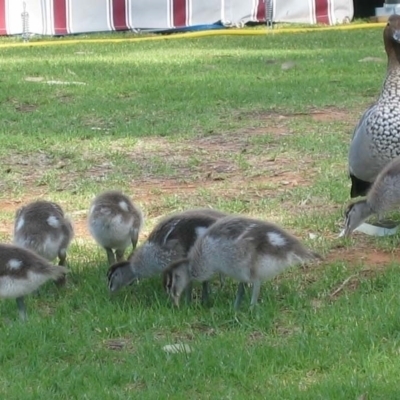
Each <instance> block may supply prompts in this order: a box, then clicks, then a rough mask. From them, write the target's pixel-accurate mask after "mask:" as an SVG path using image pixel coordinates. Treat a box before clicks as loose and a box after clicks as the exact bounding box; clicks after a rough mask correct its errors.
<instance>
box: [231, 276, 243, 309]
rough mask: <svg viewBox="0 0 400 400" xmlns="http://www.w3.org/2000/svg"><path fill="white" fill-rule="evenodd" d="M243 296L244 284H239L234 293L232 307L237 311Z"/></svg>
mask: <svg viewBox="0 0 400 400" xmlns="http://www.w3.org/2000/svg"><path fill="white" fill-rule="evenodd" d="M243 294H244V283H243V282H240V283H239V286H238V290H237V293H236V299H235V303H234V305H233V307H234V308H235V310H238V309H239V307H240V303H241V302H242V298H243Z"/></svg>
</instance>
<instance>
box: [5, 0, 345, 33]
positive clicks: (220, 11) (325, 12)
mask: <svg viewBox="0 0 400 400" xmlns="http://www.w3.org/2000/svg"><path fill="white" fill-rule="evenodd" d="M266 8H267V10H268V13H267V14H268V15H269V16H271V17H272V20H273V21H274V22H300V23H310V24H316V23H321V24H330V25H333V24H337V23H342V22H346V21H349V20H351V19H352V18H353V2H352V0H0V35H15V34H21V33H23V32H24V28H23V26H24V24H25V26H26V28H25V30H27V31H28V32H29V33H35V34H42V35H66V34H74V33H84V32H104V31H114V30H130V29H153V30H163V29H174V28H182V27H191V26H196V25H210V24H214V23H216V22H218V21H220V22H222V24H224V25H227V26H231V25H237V26H242V25H243V24H245V23H246V22H249V21H253V22H262V21H265V16H266ZM24 10H25V16H23V15H22V14H23V13H24Z"/></svg>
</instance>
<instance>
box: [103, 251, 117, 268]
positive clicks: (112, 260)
mask: <svg viewBox="0 0 400 400" xmlns="http://www.w3.org/2000/svg"><path fill="white" fill-rule="evenodd" d="M105 249H106V252H107V258H108V264H110V265H114V264H115V255H114V252H113V251H112V249H110V248H109V247H105Z"/></svg>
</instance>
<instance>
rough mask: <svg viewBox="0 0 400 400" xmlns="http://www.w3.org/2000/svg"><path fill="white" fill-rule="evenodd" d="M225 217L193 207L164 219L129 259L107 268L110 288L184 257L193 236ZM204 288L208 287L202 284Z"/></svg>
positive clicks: (194, 237) (125, 283)
mask: <svg viewBox="0 0 400 400" xmlns="http://www.w3.org/2000/svg"><path fill="white" fill-rule="evenodd" d="M225 216H226V214H225V213H223V212H221V211H217V210H212V209H194V210H187V211H183V212H180V213H175V214H172V215H169V216H167V217H165V218H163V219H162V220H161V221H160V222H159V223H158V224H157V225H156V226H155V227H154V229H153V230H152V232H151V233H150V235H149V237H148V238H147V240H146V242H144V243H143V244H142V245H141V246H140V247H138V248H137V249H136V251H135V252H134V253H133V254H132V255H131V257H130V259H129V260H128V261H125V262H122V263H117V264H115V265H113V266H112V267H111V268H110V269H109V271H108V274H107V277H108V288H109V290H110V291H111V292H116V291H117V290H119V289H120V288H122V287H124V286H128V285H130V284H131V283H132V282H134V281H135V280H138V279H142V278H147V277H151V276H154V275H156V274H159V273H161V272H162V271H163V270H164V268H166V267H167V266H168V265H169V264H170V263H171V262H172V261H174V260H178V259H180V258H182V257H185V256H186V255H187V253H188V251H189V250H190V249H191V247H192V246H193V244H194V242H195V241H196V239H197V238H198V237H200V236H201V235H202V234H203V233H204V232H205V231H206V230H207V228H208V227H209V226H210V225H211V224H213V223H214V222H215V221H217V220H218V219H219V218H222V217H225ZM203 289H204V290H206V289H208V288H207V287H206V285H205V286H204V288H203Z"/></svg>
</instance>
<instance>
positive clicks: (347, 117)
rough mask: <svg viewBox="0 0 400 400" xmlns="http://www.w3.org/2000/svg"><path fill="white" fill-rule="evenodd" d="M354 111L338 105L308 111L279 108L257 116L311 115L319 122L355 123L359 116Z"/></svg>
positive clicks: (275, 117) (270, 117)
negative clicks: (291, 110)
mask: <svg viewBox="0 0 400 400" xmlns="http://www.w3.org/2000/svg"><path fill="white" fill-rule="evenodd" d="M354 115H355V114H354V112H351V113H350V112H349V111H348V110H345V109H341V108H338V107H333V106H331V107H324V108H310V109H309V110H308V111H306V112H289V113H288V112H285V111H283V110H282V111H279V110H271V111H267V112H265V113H262V114H261V115H259V114H257V116H258V117H259V118H261V119H275V120H278V121H283V120H287V119H293V118H299V117H311V118H312V119H313V120H314V121H318V122H334V121H349V122H351V123H354V122H355V121H356V120H357V117H355V116H354Z"/></svg>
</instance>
